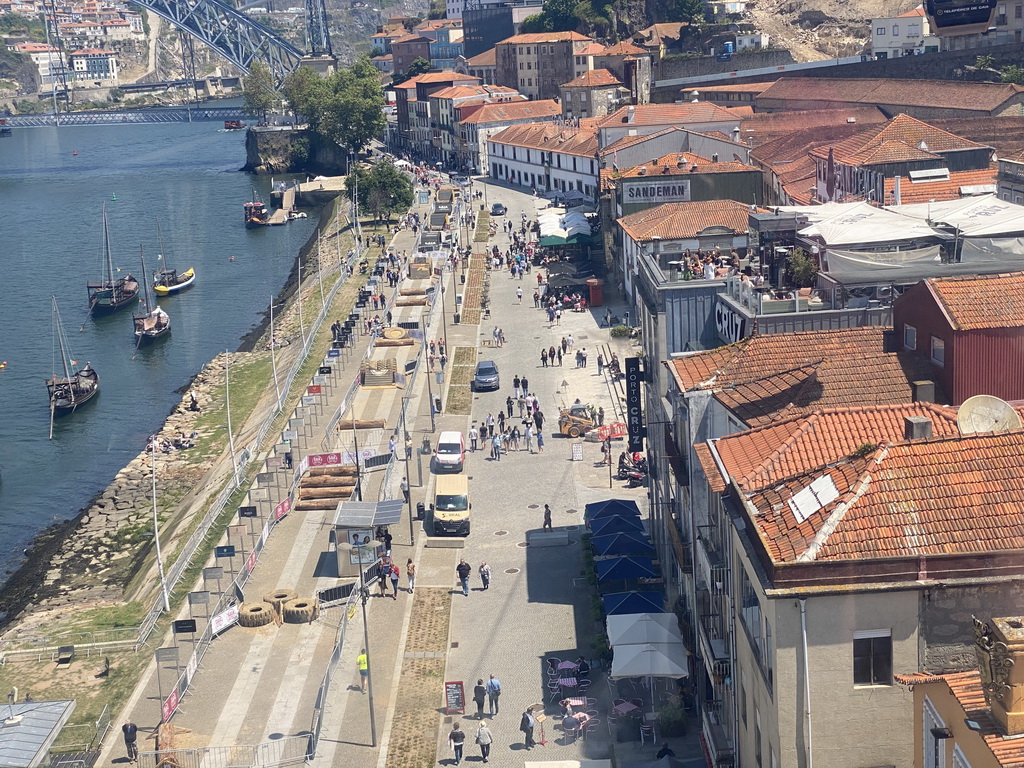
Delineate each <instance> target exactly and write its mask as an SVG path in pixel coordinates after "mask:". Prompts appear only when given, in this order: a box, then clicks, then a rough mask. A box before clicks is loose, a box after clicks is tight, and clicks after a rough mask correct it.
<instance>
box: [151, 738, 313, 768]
mask: <svg viewBox="0 0 1024 768" xmlns="http://www.w3.org/2000/svg"><path fill="white" fill-rule="evenodd" d="M309 738H310V737H309V736H288V737H286V738H283V739H278V740H276V741H265V742H263V743H262V744H256V745H239V746H234V747H199V748H196V749H172V750H163V751H160V752H140V753H139V763H138V764H139V765H140V766H142V768H157V766H160V765H174V766H178V768H242V767H243V766H245V767H246V768H278V767H279V766H286V765H302V764H303V763H305V762H306V755H307V754H308V752H309Z"/></svg>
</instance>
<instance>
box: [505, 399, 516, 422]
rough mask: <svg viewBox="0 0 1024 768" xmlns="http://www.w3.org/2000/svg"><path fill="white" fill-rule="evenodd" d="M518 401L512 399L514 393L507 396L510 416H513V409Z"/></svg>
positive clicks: (506, 405)
mask: <svg viewBox="0 0 1024 768" xmlns="http://www.w3.org/2000/svg"><path fill="white" fill-rule="evenodd" d="M515 406H516V401H515V400H513V399H512V395H509V396H508V397H507V398H505V409H506V410H507V411H508V417H509V418H510V419H511V418H512V409H513V408H515Z"/></svg>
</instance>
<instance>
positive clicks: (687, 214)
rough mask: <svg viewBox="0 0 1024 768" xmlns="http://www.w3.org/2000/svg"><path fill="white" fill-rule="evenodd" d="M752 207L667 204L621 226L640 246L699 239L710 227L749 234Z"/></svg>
mask: <svg viewBox="0 0 1024 768" xmlns="http://www.w3.org/2000/svg"><path fill="white" fill-rule="evenodd" d="M749 213H750V206H749V205H744V204H743V203H737V202H736V201H735V200H701V201H691V202H688V203H664V204H662V205H659V206H656V207H654V208H648V209H647V210H644V211H637V212H636V213H631V214H630V215H629V216H624V217H622V218H621V219H619V226H620V227H622V229H623V231H625V232H626V234H628V235H629V236H630V237H631V238H633V239H634V240H636V241H637V242H641V243H643V242H650V240H651V239H652V238H654V237H660V238H662V239H663V240H682V239H685V238H693V237H696V236H697V234H698V233H700V232H703V231H704V230H705V229H708V228H709V227H725V228H727V229H731V230H732V231H733V232H735V233H739V232H746V231H747V214H749Z"/></svg>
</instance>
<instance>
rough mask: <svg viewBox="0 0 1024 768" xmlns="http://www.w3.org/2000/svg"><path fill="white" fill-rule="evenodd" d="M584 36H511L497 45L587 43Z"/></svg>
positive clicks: (556, 33)
mask: <svg viewBox="0 0 1024 768" xmlns="http://www.w3.org/2000/svg"><path fill="white" fill-rule="evenodd" d="M589 40H590V38H589V37H587V36H586V35H581V34H580V33H579V32H533V33H530V34H526V35H513V36H512V37H507V38H505V39H504V40H501V41H500V42H499V43H498V45H527V44H530V45H533V44H534V43H565V42H574V43H576V42H583V41H589Z"/></svg>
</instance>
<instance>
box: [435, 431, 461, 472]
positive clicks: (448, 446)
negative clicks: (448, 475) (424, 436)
mask: <svg viewBox="0 0 1024 768" xmlns="http://www.w3.org/2000/svg"><path fill="white" fill-rule="evenodd" d="M465 463H466V441H465V439H464V438H463V437H462V433H461V432H442V433H441V435H440V436H439V437H438V438H437V447H436V448H435V449H434V472H436V473H438V474H440V473H441V472H461V471H462V468H463V466H465Z"/></svg>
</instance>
